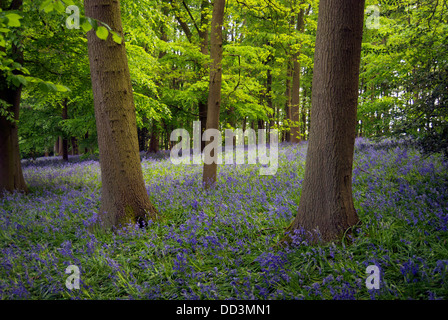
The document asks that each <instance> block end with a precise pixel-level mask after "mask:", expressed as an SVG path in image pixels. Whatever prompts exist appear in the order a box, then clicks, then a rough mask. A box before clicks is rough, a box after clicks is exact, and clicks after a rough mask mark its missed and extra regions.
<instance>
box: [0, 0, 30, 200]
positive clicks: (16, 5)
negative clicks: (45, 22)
mask: <svg viewBox="0 0 448 320" xmlns="http://www.w3.org/2000/svg"><path fill="white" fill-rule="evenodd" d="M22 2H23V1H22V0H15V1H12V2H11V3H10V4H9V5H7V3H6V1H1V2H0V8H1V9H2V10H20V9H21V7H22ZM0 50H1V51H3V52H5V51H6V50H5V48H4V47H0ZM12 55H13V56H12V57H11V58H12V59H13V60H14V61H17V62H19V63H23V53H22V52H21V51H20V50H19V49H18V47H17V46H16V45H13V47H12ZM21 95H22V86H19V87H15V86H11V87H9V86H8V85H7V82H6V77H5V75H3V74H0V99H1V100H3V101H4V102H6V103H7V104H8V105H9V107H7V108H6V111H7V112H8V113H10V114H11V115H12V117H13V119H14V120H15V121H10V120H9V119H7V118H6V117H5V116H0V196H1V195H2V193H3V192H4V191H5V190H6V191H9V192H12V191H20V192H28V188H27V186H26V183H25V179H24V178H23V173H22V165H21V163H20V151H19V136H18V127H17V124H18V122H17V121H18V120H19V108H20V98H21Z"/></svg>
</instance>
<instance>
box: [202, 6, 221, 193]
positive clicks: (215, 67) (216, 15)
mask: <svg viewBox="0 0 448 320" xmlns="http://www.w3.org/2000/svg"><path fill="white" fill-rule="evenodd" d="M224 7H225V0H215V2H214V4H213V15H212V27H211V33H210V58H211V59H212V62H211V65H210V85H209V93H208V104H207V128H206V129H207V130H208V129H219V110H220V107H221V81H222V66H221V61H222V24H223V21H224ZM209 143H214V144H215V148H214V149H213V152H216V151H217V149H218V148H220V147H221V146H220V145H218V144H217V141H207V142H206V146H207V145H208V144H209ZM204 153H206V151H204ZM207 156H208V155H207V154H206V155H205V157H206V160H207ZM210 156H211V157H213V156H214V155H213V154H210ZM216 171H217V164H216V161H214V162H213V163H207V161H206V163H204V172H203V176H202V179H203V182H204V184H205V187H206V188H209V187H210V186H212V185H214V184H215V182H216Z"/></svg>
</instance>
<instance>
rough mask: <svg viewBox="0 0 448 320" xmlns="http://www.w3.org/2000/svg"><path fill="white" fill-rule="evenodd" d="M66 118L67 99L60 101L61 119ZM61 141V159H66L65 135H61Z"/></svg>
mask: <svg viewBox="0 0 448 320" xmlns="http://www.w3.org/2000/svg"><path fill="white" fill-rule="evenodd" d="M67 119H68V107H67V99H64V101H63V102H62V120H67ZM61 141H62V150H61V152H62V160H64V161H68V139H67V137H66V136H63V137H61Z"/></svg>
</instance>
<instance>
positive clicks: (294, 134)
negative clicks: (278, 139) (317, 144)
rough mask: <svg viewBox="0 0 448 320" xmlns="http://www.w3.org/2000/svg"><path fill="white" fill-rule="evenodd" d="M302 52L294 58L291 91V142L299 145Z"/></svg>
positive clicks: (300, 27)
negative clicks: (300, 59) (300, 60)
mask: <svg viewBox="0 0 448 320" xmlns="http://www.w3.org/2000/svg"><path fill="white" fill-rule="evenodd" d="M303 15H304V12H303V9H302V10H300V12H299V14H298V15H297V25H296V29H297V31H298V32H303V26H304V24H303ZM299 57H300V50H299V51H298V52H296V53H295V54H294V56H293V74H292V90H291V108H290V112H291V121H293V123H294V124H293V125H292V126H291V136H290V139H291V142H293V143H299V142H300V140H301V134H300V124H299V122H300V62H299Z"/></svg>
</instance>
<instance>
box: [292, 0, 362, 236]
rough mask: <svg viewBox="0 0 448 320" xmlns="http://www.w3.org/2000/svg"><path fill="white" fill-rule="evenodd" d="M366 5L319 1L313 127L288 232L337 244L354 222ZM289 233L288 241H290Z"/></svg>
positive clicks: (356, 1) (357, 0) (350, 1)
mask: <svg viewBox="0 0 448 320" xmlns="http://www.w3.org/2000/svg"><path fill="white" fill-rule="evenodd" d="M364 2H365V1H364V0H321V1H320V4H319V17H318V25H317V38H316V51H315V63H314V75H313V91H312V111H311V127H310V131H311V132H310V136H309V138H310V139H309V145H308V152H307V156H306V165H305V178H304V181H303V187H302V194H301V199H300V204H299V208H298V213H297V216H296V218H295V219H294V221H293V222H292V224H291V226H290V227H289V228H288V229H287V231H288V232H292V231H294V230H302V231H305V234H306V237H307V238H308V239H309V240H310V241H311V242H317V241H318V239H319V238H317V237H315V234H313V233H314V231H315V230H318V232H319V234H320V239H321V240H323V241H324V242H329V241H333V240H338V239H341V237H342V236H343V235H344V233H345V232H346V231H347V230H348V229H349V228H350V227H352V226H354V225H355V224H356V223H357V222H358V216H357V213H356V210H355V208H354V205H353V198H352V167H353V152H354V142H355V131H356V109H357V100H358V78H359V65H360V56H361V42H362V28H363V15H364ZM290 235H291V234H290V233H289V235H288V238H289V239H291V238H290Z"/></svg>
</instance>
